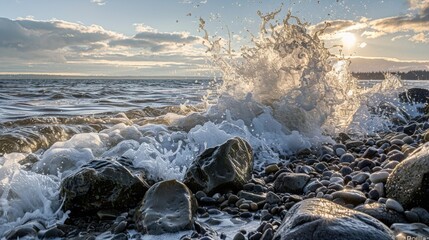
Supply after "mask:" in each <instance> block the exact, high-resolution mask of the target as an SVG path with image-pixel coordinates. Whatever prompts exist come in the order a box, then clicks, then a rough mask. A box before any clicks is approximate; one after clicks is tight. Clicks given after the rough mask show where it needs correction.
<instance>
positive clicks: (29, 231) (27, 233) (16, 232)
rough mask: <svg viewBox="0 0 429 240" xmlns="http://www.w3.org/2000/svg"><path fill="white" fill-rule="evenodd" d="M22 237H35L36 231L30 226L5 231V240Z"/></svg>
mask: <svg viewBox="0 0 429 240" xmlns="http://www.w3.org/2000/svg"><path fill="white" fill-rule="evenodd" d="M24 237H27V238H28V239H32V238H33V239H34V238H36V237H37V232H36V230H34V228H32V227H29V226H20V227H17V228H14V229H12V230H10V231H8V232H6V233H5V238H6V239H7V240H9V239H20V238H24Z"/></svg>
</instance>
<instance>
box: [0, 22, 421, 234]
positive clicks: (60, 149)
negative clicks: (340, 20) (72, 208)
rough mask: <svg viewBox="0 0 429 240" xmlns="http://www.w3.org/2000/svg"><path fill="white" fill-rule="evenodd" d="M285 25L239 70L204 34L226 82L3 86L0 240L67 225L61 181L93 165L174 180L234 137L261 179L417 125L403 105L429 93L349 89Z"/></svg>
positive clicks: (344, 75)
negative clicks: (266, 169) (102, 162)
mask: <svg viewBox="0 0 429 240" xmlns="http://www.w3.org/2000/svg"><path fill="white" fill-rule="evenodd" d="M289 18H290V16H289V15H288V17H287V18H286V19H285V20H284V21H278V22H277V24H283V25H281V26H278V27H276V28H272V29H271V30H270V31H271V32H269V33H268V31H264V30H265V29H262V30H261V33H260V35H263V36H266V37H261V38H257V39H254V42H255V43H257V44H254V45H253V46H247V47H243V49H242V55H241V56H242V57H241V58H238V57H234V56H231V55H230V54H231V51H229V52H228V51H227V50H225V48H222V47H219V46H218V44H220V42H219V41H215V40H213V39H210V38H209V37H208V34H207V35H206V37H205V41H206V45H207V46H208V49H209V53H211V54H212V64H213V66H214V67H216V68H217V71H218V72H220V73H221V75H222V78H221V79H218V78H214V77H213V78H208V79H207V78H206V79H198V78H192V79H184V78H179V77H174V76H173V77H170V78H164V79H160V78H156V79H155V78H153V79H151V78H145V79H135V78H133V79H125V78H124V79H121V78H118V79H102V78H99V77H98V78H97V79H82V78H81V79H74V78H70V79H67V78H61V79H53V78H52V77H50V78H49V79H43V78H38V79H1V80H0V238H1V237H2V236H4V234H5V233H7V232H8V231H10V230H11V229H13V228H15V227H17V226H21V225H22V224H25V223H26V222H28V221H32V220H37V221H39V222H41V223H43V225H45V226H47V227H49V226H53V225H55V224H61V223H64V222H65V220H66V219H67V218H68V212H64V211H63V210H62V208H61V203H62V201H61V197H60V185H61V181H62V179H64V178H65V177H67V176H69V175H70V174H72V173H73V172H75V171H77V170H78V169H79V168H80V167H81V166H82V165H84V164H86V163H88V162H90V161H91V160H93V159H103V158H118V157H125V158H128V159H130V160H131V162H132V164H133V166H135V167H138V168H141V169H145V177H146V178H148V179H149V180H152V181H161V180H167V179H178V180H181V179H183V176H184V174H185V172H186V170H187V167H188V166H189V165H190V164H191V163H192V161H193V160H194V159H195V158H196V157H197V156H198V155H199V154H200V153H202V152H203V151H204V150H205V149H207V148H211V147H214V146H217V145H219V144H222V143H224V142H225V141H227V140H228V139H230V138H232V137H236V136H238V137H241V138H243V139H245V140H246V141H248V142H249V144H250V145H251V146H252V149H253V151H254V158H255V160H254V168H255V169H256V170H257V169H261V168H262V167H263V166H266V165H267V164H271V163H277V162H279V161H282V160H285V159H287V157H288V156H290V155H291V154H294V153H296V152H298V151H300V150H302V149H305V148H317V147H320V146H322V145H324V144H328V143H334V139H335V137H336V136H337V135H338V134H339V133H341V132H346V133H348V134H349V135H350V136H352V137H356V138H359V137H367V136H373V135H377V134H382V133H383V132H385V131H388V130H389V128H390V127H392V126H393V125H394V122H393V121H392V119H393V118H394V119H396V120H399V121H401V120H402V121H406V120H407V117H413V116H416V115H418V114H420V113H419V111H420V109H421V108H422V107H423V106H422V105H419V104H410V103H407V102H403V101H400V99H399V98H398V94H400V93H401V92H404V91H406V90H407V88H411V87H421V88H426V89H428V88H429V81H407V80H401V79H399V78H398V77H396V76H392V75H388V74H386V77H385V79H380V80H372V81H359V80H357V79H354V78H353V77H352V76H351V74H350V71H349V70H348V66H349V61H350V60H348V59H343V58H334V57H332V54H330V53H329V50H328V49H326V48H325V47H324V43H323V41H321V40H320V39H318V38H317V35H310V34H309V33H307V32H306V30H305V27H306V26H305V25H304V24H301V23H299V22H298V23H289ZM265 20H266V19H265ZM265 20H264V21H265ZM265 23H266V22H264V24H263V26H265ZM201 26H202V28H203V29H204V24H203V23H202V24H201ZM273 31H274V33H273ZM267 34H269V36H267ZM224 50H225V51H227V52H219V51H224ZM386 106H388V109H389V111H387V112H386V111H385V110H386ZM231 224H232V223H231V222H229V223H228V221H225V222H224V224H223V225H221V226H222V231H224V232H228V230H227V229H228V226H231ZM243 224H249V223H243ZM250 224H251V223H250ZM232 225H234V224H232ZM240 227H243V225H240V226H232V228H236V229H238V228H240ZM103 238H106V239H108V238H109V236H108V235H103V236H100V239H103ZM165 238H170V239H177V236H172V237H171V236H170V237H168V236H164V239H165ZM160 239H163V237H162V236H161V238H160Z"/></svg>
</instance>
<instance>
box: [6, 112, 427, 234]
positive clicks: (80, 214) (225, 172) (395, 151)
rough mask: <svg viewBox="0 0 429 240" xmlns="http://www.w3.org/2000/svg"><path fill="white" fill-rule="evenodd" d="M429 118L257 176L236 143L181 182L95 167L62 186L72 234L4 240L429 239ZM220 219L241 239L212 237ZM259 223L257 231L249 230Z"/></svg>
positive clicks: (29, 228) (340, 141) (57, 230)
mask: <svg viewBox="0 0 429 240" xmlns="http://www.w3.org/2000/svg"><path fill="white" fill-rule="evenodd" d="M392 111H393V112H394V111H395V110H394V109H393V110H392ZM391 113H392V112H390V113H389V114H390V115H389V116H397V115H395V114H391ZM399 114H403V113H400V112H399ZM428 118H429V115H425V114H422V115H421V116H419V117H416V118H410V117H409V116H405V117H402V118H401V119H406V121H402V122H401V121H400V122H395V123H396V124H395V125H394V126H392V128H391V130H390V131H389V132H384V133H379V134H374V135H373V136H371V137H366V138H365V139H360V138H356V137H354V136H349V135H347V134H346V133H342V134H339V136H338V138H337V139H336V143H335V144H326V145H323V146H319V147H317V148H316V147H315V148H306V149H303V150H301V151H300V152H298V153H296V154H294V155H289V156H285V157H284V159H283V160H282V161H280V162H278V163H276V164H271V165H266V166H265V167H264V168H262V169H254V168H253V166H254V164H253V150H252V148H251V146H250V145H249V143H247V142H246V141H245V140H244V139H241V138H232V139H230V140H228V141H227V142H225V143H224V144H222V145H220V146H217V147H214V148H209V149H207V150H205V151H204V152H203V153H201V154H200V155H199V156H198V157H197V158H196V159H195V160H194V161H193V163H192V165H191V166H190V167H189V169H188V170H187V173H186V174H185V177H184V179H183V181H182V182H180V181H176V180H167V181H161V182H156V183H155V182H153V181H149V180H147V179H146V178H145V175H144V170H143V169H138V168H135V167H133V166H132V164H131V163H130V162H129V161H128V160H127V159H126V158H119V159H108V158H106V159H98V160H93V161H92V162H90V163H89V164H86V165H84V166H83V167H82V168H81V169H80V170H79V171H77V172H75V173H73V174H71V175H69V176H68V177H67V178H65V179H63V182H62V184H61V193H62V197H63V201H64V203H63V210H64V211H70V217H69V218H68V219H67V220H66V222H65V224H61V225H56V226H51V227H50V228H47V226H44V225H43V224H41V223H40V222H38V221H37V220H31V221H29V222H27V223H26V224H25V225H22V226H20V227H17V228H15V229H12V230H10V231H9V232H8V233H6V235H5V237H6V239H17V238H22V237H29V238H35V237H38V238H41V239H50V238H67V239H95V238H96V236H99V235H102V236H105V238H111V239H141V238H142V237H143V236H144V235H146V234H151V235H160V234H166V233H176V232H181V231H183V234H181V235H180V236H181V237H180V239H182V240H185V239H187V240H188V239H205V240H209V239H226V238H228V239H234V240H244V239H249V240H259V239H261V240H270V239H275V240H280V239H321V240H323V239H326V240H328V239H349V240H358V239H377V240H384V239H386V240H387V239H429V122H428V121H427V120H428ZM220 215H222V216H228V217H229V218H230V219H231V220H230V221H231V222H233V223H237V231H236V232H235V233H234V234H233V235H231V234H226V233H224V232H222V230H217V231H215V230H213V229H214V226H216V225H221V224H222V222H221V221H219V220H217V218H216V216H220ZM250 221H254V222H257V225H258V226H257V227H255V228H253V229H246V228H245V227H243V228H241V227H240V226H241V225H243V223H246V222H250ZM240 224H241V225H240ZM217 229H222V227H220V228H217Z"/></svg>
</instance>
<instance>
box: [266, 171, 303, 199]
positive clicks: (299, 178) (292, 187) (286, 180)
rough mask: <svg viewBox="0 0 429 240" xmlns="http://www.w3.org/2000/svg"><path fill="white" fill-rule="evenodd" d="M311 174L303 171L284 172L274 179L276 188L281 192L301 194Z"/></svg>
mask: <svg viewBox="0 0 429 240" xmlns="http://www.w3.org/2000/svg"><path fill="white" fill-rule="evenodd" d="M309 180H310V176H309V175H307V174H303V173H282V174H280V175H279V176H278V177H277V178H276V180H275V181H274V190H275V191H276V192H280V193H296V194H301V193H302V191H303V189H304V187H305V185H306V184H307V182H308V181H309Z"/></svg>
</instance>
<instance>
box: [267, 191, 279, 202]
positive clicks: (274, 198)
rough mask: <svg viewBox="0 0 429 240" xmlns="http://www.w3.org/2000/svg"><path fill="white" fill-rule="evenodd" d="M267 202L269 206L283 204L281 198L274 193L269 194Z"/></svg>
mask: <svg viewBox="0 0 429 240" xmlns="http://www.w3.org/2000/svg"><path fill="white" fill-rule="evenodd" d="M266 201H267V203H269V204H277V203H279V202H281V198H280V197H279V196H278V195H277V194H275V193H273V192H268V193H267V197H266Z"/></svg>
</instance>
